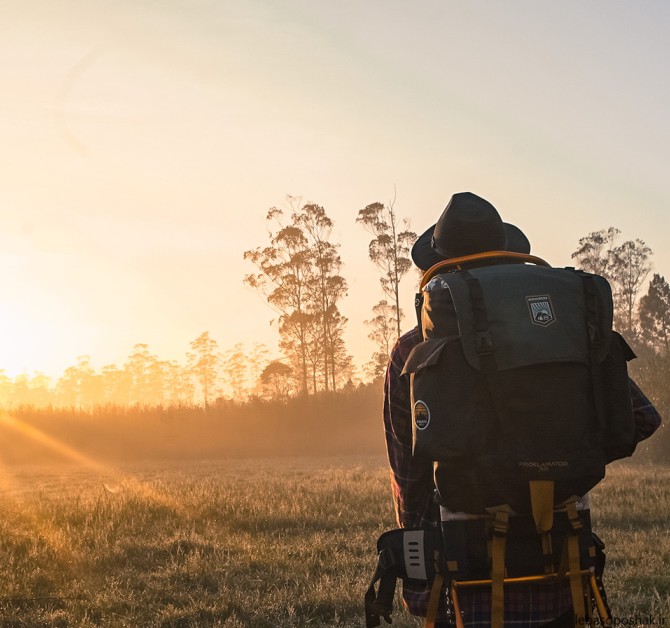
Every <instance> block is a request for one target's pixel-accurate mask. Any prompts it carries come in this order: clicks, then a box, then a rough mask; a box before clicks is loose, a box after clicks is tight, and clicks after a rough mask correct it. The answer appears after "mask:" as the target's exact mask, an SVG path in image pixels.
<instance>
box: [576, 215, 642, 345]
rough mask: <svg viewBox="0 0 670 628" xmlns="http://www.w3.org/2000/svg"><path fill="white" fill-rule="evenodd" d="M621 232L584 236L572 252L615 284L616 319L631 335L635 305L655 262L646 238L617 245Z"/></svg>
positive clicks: (584, 265)
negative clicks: (650, 260) (652, 262)
mask: <svg viewBox="0 0 670 628" xmlns="http://www.w3.org/2000/svg"><path fill="white" fill-rule="evenodd" d="M620 234H621V231H619V229H616V228H614V227H610V228H609V229H601V230H600V231H594V232H592V233H590V234H589V235H588V236H585V237H583V238H580V240H579V248H578V249H577V250H576V251H575V252H574V253H573V254H572V258H573V259H576V260H577V264H578V266H579V267H580V268H581V269H582V270H585V271H587V272H590V273H594V274H596V275H602V276H603V277H605V278H606V279H608V280H609V282H610V284H611V285H612V295H613V297H614V322H615V325H616V327H618V328H619V329H620V330H621V331H623V332H625V333H628V334H630V335H634V334H635V305H636V302H637V296H638V293H639V291H640V288H641V287H642V284H643V283H644V281H645V279H646V278H647V275H648V274H649V271H650V270H651V264H650V263H649V257H650V256H651V255H652V251H651V249H650V248H649V247H648V246H647V245H646V244H645V243H644V241H643V240H640V239H636V240H627V241H626V242H624V243H623V244H621V245H618V246H615V244H616V240H617V238H618V237H619V235H620Z"/></svg>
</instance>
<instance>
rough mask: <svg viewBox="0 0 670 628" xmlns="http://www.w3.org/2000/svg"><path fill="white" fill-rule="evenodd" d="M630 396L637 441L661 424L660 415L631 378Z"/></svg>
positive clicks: (647, 436) (646, 436) (650, 433)
mask: <svg viewBox="0 0 670 628" xmlns="http://www.w3.org/2000/svg"><path fill="white" fill-rule="evenodd" d="M630 396H631V400H632V402H633V416H634V417H635V427H636V438H637V442H638V443H639V442H640V441H642V440H644V439H645V438H649V437H650V436H651V435H652V434H653V433H654V432H655V431H656V430H657V429H658V428H659V427H660V425H661V415H660V414H659V413H658V410H656V408H654V405H653V404H652V403H651V401H649V399H648V398H647V396H646V395H645V394H644V393H643V392H642V390H640V387H639V386H638V385H637V384H636V383H635V382H634V381H633V380H632V379H631V380H630Z"/></svg>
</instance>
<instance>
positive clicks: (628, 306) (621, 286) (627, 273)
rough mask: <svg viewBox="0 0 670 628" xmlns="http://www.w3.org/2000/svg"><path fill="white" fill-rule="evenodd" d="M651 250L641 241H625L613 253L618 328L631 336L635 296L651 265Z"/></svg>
mask: <svg viewBox="0 0 670 628" xmlns="http://www.w3.org/2000/svg"><path fill="white" fill-rule="evenodd" d="M651 254H652V251H651V249H650V248H649V247H648V246H647V245H646V244H645V243H644V241H643V240H639V239H636V240H634V241H633V240H627V241H626V242H624V243H623V244H622V245H621V246H618V247H616V248H615V249H614V251H613V258H614V271H613V272H614V278H615V282H616V284H617V288H618V290H617V293H616V296H617V297H618V299H619V304H618V307H617V308H616V309H615V313H616V315H617V323H618V325H619V326H620V328H621V329H622V330H623V331H625V332H628V333H630V334H633V333H634V331H635V304H636V302H637V295H638V292H639V291H640V288H641V287H642V284H643V283H644V281H645V279H646V278H647V275H648V274H649V271H650V270H651V264H650V263H649V256H650V255H651Z"/></svg>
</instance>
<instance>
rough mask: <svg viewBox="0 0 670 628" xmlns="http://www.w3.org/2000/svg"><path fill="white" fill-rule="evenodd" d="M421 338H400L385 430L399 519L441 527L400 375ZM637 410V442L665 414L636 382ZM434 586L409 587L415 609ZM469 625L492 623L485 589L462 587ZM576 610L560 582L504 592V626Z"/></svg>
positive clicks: (442, 616)
mask: <svg viewBox="0 0 670 628" xmlns="http://www.w3.org/2000/svg"><path fill="white" fill-rule="evenodd" d="M421 341H422V338H421V334H420V332H419V329H418V328H414V329H412V330H411V331H409V332H407V333H406V334H404V335H403V336H401V337H400V339H399V340H398V342H397V343H396V345H395V347H394V349H393V352H392V354H391V361H390V363H389V365H388V369H387V372H386V384H385V391H384V428H385V431H386V447H387V452H388V457H389V463H390V466H391V486H392V488H393V500H394V503H395V511H396V519H397V521H398V525H399V526H400V527H402V528H419V527H428V526H436V525H439V523H440V512H439V506H438V505H437V503H436V501H435V500H434V498H433V489H434V483H433V464H432V462H429V461H426V460H420V459H418V458H414V457H413V456H412V412H411V407H410V406H411V404H410V392H409V381H408V378H405V377H401V376H400V373H401V371H402V369H403V367H404V365H405V361H406V360H407V357H408V356H409V353H410V351H411V350H412V348H413V347H414V346H415V345H417V344H419V343H420V342H421ZM630 383H631V393H632V401H633V412H634V416H635V421H636V425H637V437H638V441H640V440H643V439H645V438H647V437H649V436H651V434H653V433H654V432H655V431H656V429H657V428H658V427H659V425H660V423H661V418H660V416H659V414H658V412H657V411H656V409H655V408H654V406H653V405H652V404H651V402H650V401H649V400H648V399H647V397H645V395H644V394H643V393H642V391H641V390H640V389H639V387H638V386H637V385H636V384H635V383H634V382H633V381H632V380H631V382H630ZM429 595H430V589H429V588H423V587H422V588H419V589H412V588H410V587H408V586H405V587H404V590H403V598H404V600H405V603H406V605H407V607H408V608H409V610H410V612H411V613H412V614H414V615H419V616H425V615H426V609H427V606H428V597H429ZM444 602H445V600H444V596H443V600H442V601H441V603H440V611H439V613H438V621H446V618H447V616H446V611H445V603H444ZM459 602H460V606H461V610H462V611H463V614H464V624H465V626H467V627H469V628H484V627H486V626H490V621H491V599H490V591H489V590H488V589H486V588H481V589H469V590H463V591H462V592H461V593H460V594H459ZM571 609H572V598H571V595H570V587H569V585H568V584H567V583H566V584H561V585H559V586H558V587H557V586H556V585H555V584H550V585H548V584H533V585H524V586H521V585H519V586H517V587H513V588H509V589H508V590H506V592H505V626H510V627H514V628H521V627H528V626H538V625H540V624H542V623H544V622H548V621H551V620H553V619H556V618H557V617H558V616H560V615H561V614H563V613H566V612H570V610H571Z"/></svg>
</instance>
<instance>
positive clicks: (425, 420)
mask: <svg viewBox="0 0 670 628" xmlns="http://www.w3.org/2000/svg"><path fill="white" fill-rule="evenodd" d="M429 423H430V410H429V409H428V406H427V405H426V402H425V401H421V400H420V399H419V401H417V402H416V403H415V404H414V425H416V429H417V430H425V429H426V428H427V427H428V424H429Z"/></svg>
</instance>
